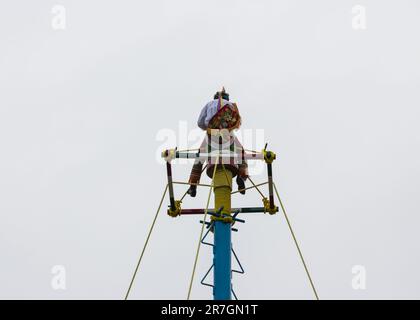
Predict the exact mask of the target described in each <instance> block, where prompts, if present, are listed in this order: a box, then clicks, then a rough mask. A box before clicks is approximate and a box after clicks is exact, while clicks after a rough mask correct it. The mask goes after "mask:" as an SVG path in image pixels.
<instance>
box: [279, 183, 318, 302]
mask: <svg viewBox="0 0 420 320" xmlns="http://www.w3.org/2000/svg"><path fill="white" fill-rule="evenodd" d="M273 186H274V190H275V191H276V195H277V199H278V200H279V203H280V206H281V209H282V211H283V214H284V217H285V218H286V222H287V225H288V226H289V230H290V233H291V234H292V237H293V241H294V242H295V245H296V248H297V250H298V252H299V256H300V259H301V260H302V263H303V266H304V268H305V271H306V274H307V276H308V279H309V282H310V283H311V287H312V290H313V292H314V294H315V298H316V300H319V297H318V293H317V292H316V289H315V286H314V283H313V281H312V278H311V275H310V274H309V270H308V267H307V266H306V263H305V259H303V254H302V251H300V248H299V244H298V242H297V239H296V236H295V233H294V232H293V229H292V225H291V224H290V221H289V218H288V217H287V213H286V210H285V209H284V206H283V202H282V201H281V199H280V196H279V193H278V191H277V187H276V184H275V183H273Z"/></svg>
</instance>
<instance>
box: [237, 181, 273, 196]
mask: <svg viewBox="0 0 420 320" xmlns="http://www.w3.org/2000/svg"><path fill="white" fill-rule="evenodd" d="M267 183H268V182H263V183H259V184H256V185H255V186H252V187H247V188H244V189H240V190H237V191H233V192H231V194H235V193H238V192H241V191H243V190H249V189H254V188H256V187H260V186H263V185H265V184H267Z"/></svg>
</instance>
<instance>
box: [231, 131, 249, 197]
mask: <svg viewBox="0 0 420 320" xmlns="http://www.w3.org/2000/svg"><path fill="white" fill-rule="evenodd" d="M234 144H235V152H236V153H237V154H239V155H240V156H241V157H240V158H239V159H238V175H237V176H236V183H237V184H238V190H240V193H241V194H245V190H244V189H245V181H246V180H247V179H248V164H247V162H246V161H245V159H244V155H245V150H244V148H243V146H242V144H241V143H240V142H239V140H238V138H237V137H236V136H235V137H234Z"/></svg>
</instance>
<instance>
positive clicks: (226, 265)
mask: <svg viewBox="0 0 420 320" xmlns="http://www.w3.org/2000/svg"><path fill="white" fill-rule="evenodd" d="M231 241H232V240H231V224H230V223H226V222H223V221H215V223H214V247H213V263H214V279H213V284H214V288H213V298H214V300H231V298H232V296H231V292H232V271H231V270H232V263H231V254H232V250H231V249H232V243H231Z"/></svg>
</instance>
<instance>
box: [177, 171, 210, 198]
mask: <svg viewBox="0 0 420 320" xmlns="http://www.w3.org/2000/svg"><path fill="white" fill-rule="evenodd" d="M206 168H207V164H206V165H205V166H204V168H203V170H201V174H203V172H204V170H206ZM186 184H189V183H186ZM205 186H207V185H205ZM209 187H211V185H209ZM188 190H189V188H188V189H187V191H185V193H184V195H183V196H182V198H181V200H180V201H181V202H182V200H184V198H185V196H186V195H187V194H188Z"/></svg>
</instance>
